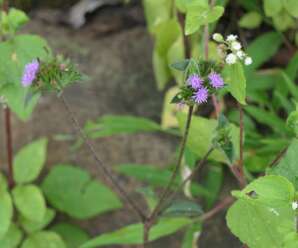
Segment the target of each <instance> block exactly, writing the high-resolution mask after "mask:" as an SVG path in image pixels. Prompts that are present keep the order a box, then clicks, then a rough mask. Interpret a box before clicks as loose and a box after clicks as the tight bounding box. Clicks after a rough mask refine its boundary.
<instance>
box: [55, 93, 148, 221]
mask: <svg viewBox="0 0 298 248" xmlns="http://www.w3.org/2000/svg"><path fill="white" fill-rule="evenodd" d="M61 99H62V102H63V104H64V107H65V109H66V111H67V113H68V115H69V117H70V119H71V121H72V124H73V126H74V127H75V129H76V131H77V132H78V134H79V135H80V137H81V138H82V139H83V141H84V143H85V144H86V146H87V147H88V149H89V151H90V152H91V154H92V155H93V158H94V160H95V161H96V163H97V165H98V166H99V167H100V168H101V170H102V172H103V174H104V176H105V177H106V178H108V179H109V180H110V181H111V182H112V184H113V185H114V186H115V188H116V189H117V190H118V192H119V194H120V196H121V198H122V199H123V200H124V201H126V202H127V203H128V204H129V206H130V207H131V209H132V210H134V212H135V213H136V214H137V215H138V217H139V218H140V220H141V221H142V222H144V221H145V220H146V219H147V217H146V215H145V214H144V213H143V211H142V209H141V208H140V207H139V206H138V205H136V203H135V202H134V201H133V200H132V199H131V198H130V196H129V195H128V193H127V192H126V190H125V189H124V187H123V186H121V185H120V184H119V182H118V181H117V179H115V178H114V176H113V174H112V172H111V170H110V168H109V167H107V166H106V165H105V164H104V163H103V162H102V160H101V159H100V158H99V157H98V155H97V153H96V151H95V148H94V147H93V145H92V144H91V142H90V140H89V138H88V137H87V135H86V134H85V133H84V131H83V130H82V128H81V127H80V124H79V122H78V120H77V118H76V116H75V115H74V113H73V112H72V111H71V108H70V106H69V104H68V102H67V100H66V99H65V97H64V96H63V95H61Z"/></svg>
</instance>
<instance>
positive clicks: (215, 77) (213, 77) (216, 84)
mask: <svg viewBox="0 0 298 248" xmlns="http://www.w3.org/2000/svg"><path fill="white" fill-rule="evenodd" d="M208 78H209V80H210V84H211V86H212V87H213V88H215V89H219V88H222V87H223V86H224V84H225V83H224V81H223V79H222V77H221V76H220V75H219V74H217V73H215V72H212V73H210V74H209V76H208Z"/></svg>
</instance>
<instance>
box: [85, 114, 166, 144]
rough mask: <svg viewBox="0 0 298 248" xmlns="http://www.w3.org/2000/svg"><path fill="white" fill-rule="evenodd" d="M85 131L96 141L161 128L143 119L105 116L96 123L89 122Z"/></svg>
mask: <svg viewBox="0 0 298 248" xmlns="http://www.w3.org/2000/svg"><path fill="white" fill-rule="evenodd" d="M84 130H85V132H86V133H87V134H88V136H89V137H91V138H93V139H95V138H101V137H109V136H112V135H116V134H131V133H139V132H154V131H160V130H161V127H160V126H159V125H158V124H157V123H156V122H154V121H151V120H149V119H146V118H142V117H135V116H117V115H105V116H103V117H101V118H99V119H98V120H96V121H94V122H93V121H88V122H87V124H86V126H85V127H84Z"/></svg>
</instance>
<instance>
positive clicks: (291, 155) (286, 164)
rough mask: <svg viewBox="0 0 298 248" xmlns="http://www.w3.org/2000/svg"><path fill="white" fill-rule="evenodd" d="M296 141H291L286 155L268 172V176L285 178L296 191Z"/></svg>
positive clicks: (297, 167)
mask: <svg viewBox="0 0 298 248" xmlns="http://www.w3.org/2000/svg"><path fill="white" fill-rule="evenodd" d="M297 152H298V140H297V139H293V141H292V143H291V145H290V146H289V148H288V150H287V153H286V154H285V156H284V157H283V158H282V160H281V161H280V162H279V163H278V165H277V166H275V167H274V168H272V169H269V170H268V172H267V173H268V174H273V175H280V176H283V177H286V178H287V179H288V180H289V181H290V182H292V183H293V184H294V186H295V188H296V190H298V161H297Z"/></svg>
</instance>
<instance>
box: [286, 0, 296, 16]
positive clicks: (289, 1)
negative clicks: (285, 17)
mask: <svg viewBox="0 0 298 248" xmlns="http://www.w3.org/2000/svg"><path fill="white" fill-rule="evenodd" d="M283 4H284V7H285V8H286V10H287V11H288V12H289V13H290V14H291V15H292V16H293V17H296V18H298V4H297V1H296V0H284V1H283Z"/></svg>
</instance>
